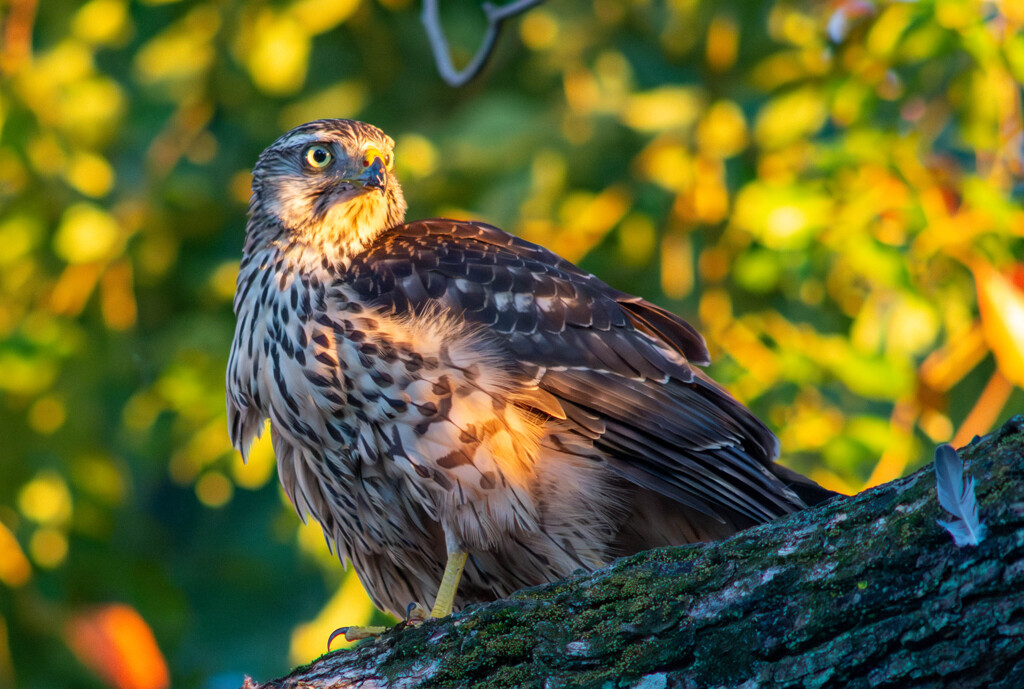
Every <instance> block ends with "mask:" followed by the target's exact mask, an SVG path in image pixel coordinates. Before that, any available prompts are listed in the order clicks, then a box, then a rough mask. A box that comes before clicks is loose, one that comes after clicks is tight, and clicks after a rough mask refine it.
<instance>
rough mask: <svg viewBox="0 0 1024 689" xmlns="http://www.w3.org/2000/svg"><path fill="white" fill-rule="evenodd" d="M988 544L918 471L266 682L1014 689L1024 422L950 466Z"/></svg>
mask: <svg viewBox="0 0 1024 689" xmlns="http://www.w3.org/2000/svg"><path fill="white" fill-rule="evenodd" d="M961 454H962V456H963V458H964V461H965V464H966V465H967V470H968V471H969V472H970V473H971V474H972V475H973V476H974V477H975V480H976V482H977V496H978V499H979V501H980V505H981V518H982V519H983V520H984V521H985V522H986V524H987V526H988V537H987V538H986V539H985V540H984V541H983V542H982V543H981V544H980V545H979V546H977V547H964V548H957V547H956V546H955V545H954V544H953V542H952V539H951V538H950V536H949V534H948V533H946V532H945V531H944V530H943V529H942V528H941V527H940V526H938V525H937V524H936V522H935V520H936V518H945V517H947V516H948V515H945V514H944V512H942V510H941V508H940V507H939V505H938V502H937V498H936V492H935V476H934V473H933V471H932V467H931V466H928V467H925V468H924V469H922V470H921V471H919V472H917V473H916V474H914V475H912V476H909V477H907V478H904V479H900V480H897V481H893V482H891V483H888V484H886V485H883V486H879V487H877V488H874V489H871V490H868V491H865V492H863V493H861V494H859V495H856V496H853V497H850V498H840V499H834V500H832V501H830V502H829V503H828V504H826V505H823V506H821V507H818V508H816V509H813V510H807V511H805V512H802V513H800V514H796V515H792V516H790V517H787V518H785V519H781V520H778V521H776V522H773V523H771V524H766V525H764V526H760V527H757V528H754V529H750V530H748V531H745V532H743V533H741V534H738V535H737V536H735V537H733V538H730V539H729V540H727V541H722V542H720V543H710V544H699V545H694V546H684V547H678V548H667V549H662V550H655V551H650V552H646V553H641V554H639V555H636V556H633V557H630V558H626V559H623V560H620V561H618V562H616V563H614V564H613V565H611V566H610V567H607V568H605V569H603V570H600V571H598V572H594V573H592V574H582V573H581V574H578V575H574V576H571V577H569V578H567V579H565V580H563V581H558V582H555V583H553V584H550V585H547V586H542V587H538V588H534V589H528V590H525V591H522V592H520V593H517V594H516V595H514V596H512V597H511V598H509V599H507V600H502V601H497V602H494V603H491V604H487V605H478V606H471V607H470V608H468V609H467V610H465V611H462V612H460V613H456V614H455V615H452V616H451V617H449V618H446V619H443V620H434V621H428V622H426V623H424V624H423V625H421V626H419V627H414V628H408V629H402V630H394V631H391V632H389V633H387V634H385V635H384V636H383V637H381V638H380V639H377V640H375V641H370V642H366V643H364V644H363V645H361V646H359V647H357V648H355V649H352V650H345V651H338V652H335V653H331V654H328V655H325V656H323V657H322V658H320V659H319V660H317V661H316V662H315V663H313V664H312V665H309V666H307V667H303V668H299V669H297V670H296V671H295V672H293V673H292V674H291V675H289V676H288V677H285V678H282V679H279V680H275V681H272V682H268V683H266V684H262V685H256V684H253V683H251V682H250V681H248V680H247V681H246V687H247V688H253V687H257V686H259V687H264V688H266V689H270V688H272V687H282V688H283V687H322V688H324V689H328V688H329V689H339V688H341V687H360V688H362V689H370V688H371V687H451V686H459V687H468V686H473V687H512V686H545V687H567V686H573V687H579V686H582V687H643V688H645V689H654V688H663V687H741V686H742V687H756V686H772V687H780V688H785V687H801V688H806V687H815V688H825V687H950V686H956V687H992V688H994V689H1012V688H1013V687H1021V686H1024V417H1016V418H1014V419H1012V420H1011V421H1010V422H1008V423H1007V424H1006V425H1005V426H1004V427H1003V428H1002V429H1001V430H1000V431H999V432H997V433H994V434H992V435H990V436H988V437H986V438H984V439H982V440H979V441H975V442H974V443H972V444H971V445H970V446H969V447H968V448H967V449H965V450H964V451H963V452H962V453H961Z"/></svg>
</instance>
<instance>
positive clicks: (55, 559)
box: [28, 526, 68, 569]
mask: <svg viewBox="0 0 1024 689" xmlns="http://www.w3.org/2000/svg"><path fill="white" fill-rule="evenodd" d="M28 552H29V554H30V555H31V556H32V561H33V562H35V563H36V564H37V565H39V566H40V567H43V568H45V569H54V568H55V567H59V566H60V565H61V564H62V563H63V562H64V560H65V559H66V558H67V556H68V538H67V536H65V535H64V532H62V531H60V530H58V529H53V528H50V527H45V526H44V527H42V528H39V529H36V531H35V533H33V534H32V538H30V539H29V542H28Z"/></svg>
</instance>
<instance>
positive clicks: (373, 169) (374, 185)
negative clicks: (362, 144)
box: [355, 156, 388, 193]
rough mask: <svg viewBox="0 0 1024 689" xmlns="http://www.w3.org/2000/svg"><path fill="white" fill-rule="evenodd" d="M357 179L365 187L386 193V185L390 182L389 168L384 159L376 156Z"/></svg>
mask: <svg viewBox="0 0 1024 689" xmlns="http://www.w3.org/2000/svg"><path fill="white" fill-rule="evenodd" d="M355 181H356V182H358V183H359V184H361V185H362V186H363V188H364V189H376V190H377V191H379V192H381V193H384V187H386V186H387V183H388V170H387V168H386V167H385V166H384V161H383V160H382V159H381V158H380V157H379V156H375V157H374V158H373V162H371V163H370V164H369V165H368V166H367V167H366V169H365V170H363V173H362V174H361V175H359V177H357V178H356V180H355Z"/></svg>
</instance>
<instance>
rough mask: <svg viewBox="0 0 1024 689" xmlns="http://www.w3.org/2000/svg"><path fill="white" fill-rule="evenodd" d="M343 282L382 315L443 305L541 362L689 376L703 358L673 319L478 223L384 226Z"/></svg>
mask: <svg viewBox="0 0 1024 689" xmlns="http://www.w3.org/2000/svg"><path fill="white" fill-rule="evenodd" d="M348 283H349V285H350V287H351V288H353V289H354V290H355V291H356V292H357V294H358V295H359V297H360V298H361V299H362V300H365V301H368V302H371V303H373V304H374V305H375V306H377V307H378V308H381V309H384V310H387V311H392V312H398V313H416V312H417V310H419V309H422V308H424V307H426V306H432V305H436V304H439V305H442V306H444V307H446V308H448V309H450V310H452V311H454V312H458V313H460V314H463V315H464V317H465V318H466V319H467V320H469V321H471V322H473V323H476V324H479V325H481V326H484V327H486V328H487V330H488V331H490V332H491V333H493V334H494V335H496V336H498V337H499V338H500V339H502V340H503V341H505V343H506V345H507V346H508V347H509V349H510V350H511V351H512V353H513V354H515V355H517V356H519V357H521V358H523V359H525V360H528V361H531V362H533V363H538V364H542V365H546V366H590V367H593V368H598V369H608V370H622V371H623V372H629V373H630V374H640V375H642V376H655V377H660V376H661V375H664V374H666V373H668V374H672V375H677V376H680V377H683V378H689V375H690V374H689V369H688V367H687V365H686V364H687V362H692V363H698V364H705V363H707V361H708V353H707V349H706V347H705V344H704V340H703V338H702V337H701V336H700V334H699V333H698V332H697V331H696V330H695V329H694V328H693V327H692V326H690V325H689V324H688V323H686V322H685V321H683V320H682V319H680V318H679V317H677V316H675V315H674V314H672V313H670V312H669V311H666V310H665V309H662V308H661V307H659V306H656V305H654V304H652V303H650V302H648V301H645V300H643V299H641V298H639V297H635V296H632V295H630V294H627V293H625V292H622V291H620V290H617V289H614V288H613V287H611V286H609V285H607V284H606V283H604V282H603V281H602V280H600V279H599V278H597V277H596V276H594V275H592V274H591V273H588V272H586V271H584V270H582V269H580V268H579V267H577V266H575V265H574V264H572V263H571V262H569V261H567V260H566V259H564V258H562V257H560V256H558V255H557V254H555V253H553V252H552V251H549V250H548V249H546V248H544V247H542V246H539V245H537V244H534V243H532V242H529V241H526V240H524V239H521V238H519V237H516V236H515V235H512V234H509V233H507V232H505V231H503V230H501V229H499V228H497V227H494V226H493V225H488V224H486V223H482V222H469V221H457V220H446V219H430V220H420V221H416V222H411V223H407V224H404V225H400V226H397V227H394V228H391V229H390V230H388V231H387V232H386V233H384V234H383V235H382V236H381V237H380V238H378V240H377V241H375V242H374V243H373V244H372V245H370V246H369V247H367V249H366V250H365V251H364V252H362V253H361V254H360V255H359V256H357V257H355V258H354V259H353V260H352V262H351V264H350V266H349V271H348ZM674 355H681V356H680V357H678V358H676V357H675V356H674ZM674 359H675V360H674Z"/></svg>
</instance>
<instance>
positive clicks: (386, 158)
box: [384, 153, 392, 170]
mask: <svg viewBox="0 0 1024 689" xmlns="http://www.w3.org/2000/svg"><path fill="white" fill-rule="evenodd" d="M391 162H392V161H391V154H390V153H388V154H387V155H386V156H384V167H386V168H387V169H389V170H390V169H391Z"/></svg>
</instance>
